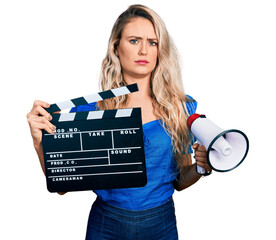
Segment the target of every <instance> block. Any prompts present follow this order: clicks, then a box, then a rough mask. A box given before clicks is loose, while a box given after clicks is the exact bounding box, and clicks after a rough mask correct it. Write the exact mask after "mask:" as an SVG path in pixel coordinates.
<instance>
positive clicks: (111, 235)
mask: <svg viewBox="0 0 276 240" xmlns="http://www.w3.org/2000/svg"><path fill="white" fill-rule="evenodd" d="M107 239H108V240H111V239H113V240H147V239H149V240H155V239H156V240H177V239H178V234H177V228H176V217H175V211H174V203H173V200H172V199H170V200H169V201H167V202H166V203H164V204H162V205H161V206H158V207H155V208H151V209H147V210H141V211H131V210H126V209H122V208H118V207H115V206H112V205H109V204H107V203H105V202H104V201H102V200H101V199H100V198H97V199H96V201H95V202H94V204H93V206H92V208H91V212H90V215H89V220H88V225H87V233H86V240H107Z"/></svg>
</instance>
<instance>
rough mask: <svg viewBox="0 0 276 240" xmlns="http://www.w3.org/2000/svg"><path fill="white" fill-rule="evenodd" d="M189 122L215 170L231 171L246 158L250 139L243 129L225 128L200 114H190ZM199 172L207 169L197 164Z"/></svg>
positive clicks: (202, 172) (201, 172)
mask: <svg viewBox="0 0 276 240" xmlns="http://www.w3.org/2000/svg"><path fill="white" fill-rule="evenodd" d="M187 124H188V127H189V129H190V130H191V132H192V134H193V135H194V136H195V137H196V138H197V140H198V143H199V144H200V145H203V146H204V147H205V148H206V150H207V161H208V164H209V165H210V167H211V168H212V169H213V170H215V171H218V172H227V171H231V170H233V169H235V168H236V167H238V166H239V165H240V164H241V163H242V162H243V160H244V159H245V157H246V155H247V152H248V148H249V141H248V138H247V136H246V135H245V134H244V133H243V132H242V131H240V130H236V129H230V130H223V129H221V128H219V127H218V126H216V125H215V124H214V123H213V122H211V121H210V120H209V119H208V118H206V116H205V115H200V114H192V115H191V116H189V118H188V119H187ZM197 172H198V173H200V174H204V173H205V169H203V168H201V167H200V166H197Z"/></svg>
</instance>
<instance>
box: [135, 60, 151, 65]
mask: <svg viewBox="0 0 276 240" xmlns="http://www.w3.org/2000/svg"><path fill="white" fill-rule="evenodd" d="M135 62H136V63H138V64H140V65H146V64H148V63H149V62H148V61H147V60H138V61H135Z"/></svg>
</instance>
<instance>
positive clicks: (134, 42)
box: [130, 39, 138, 44]
mask: <svg viewBox="0 0 276 240" xmlns="http://www.w3.org/2000/svg"><path fill="white" fill-rule="evenodd" d="M130 43H133V44H137V43H138V40H137V39H131V40H130Z"/></svg>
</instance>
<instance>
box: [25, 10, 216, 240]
mask: <svg viewBox="0 0 276 240" xmlns="http://www.w3.org/2000/svg"><path fill="white" fill-rule="evenodd" d="M132 83H137V84H138V88H139V92H136V93H132V94H129V95H127V96H122V97H117V98H113V99H109V100H105V101H102V102H98V103H91V104H88V105H85V106H82V107H76V108H73V109H72V110H71V111H94V110H98V109H113V108H133V107H141V109H142V122H143V134H144V145H145V157H146V167H147V185H146V186H145V187H141V188H129V189H111V190H97V191H94V192H95V193H96V194H97V196H98V197H97V200H96V201H95V203H94V204H93V206H92V209H91V212H90V216H89V221H88V226H87V235H86V239H87V240H88V239H120V240H123V239H131V240H133V239H152V240H154V239H158V240H162V239H166V240H173V239H178V236H177V228H176V218H175V213H174V204H173V200H172V195H173V192H174V189H176V190H178V191H180V190H183V189H185V188H187V187H189V186H191V185H192V184H194V183H195V182H197V181H198V180H199V179H200V177H201V175H200V174H198V173H197V171H196V164H197V165H199V166H201V167H203V168H205V170H206V171H207V172H210V171H211V169H210V167H209V165H208V163H207V160H206V150H205V148H204V147H203V146H198V144H194V145H193V148H194V150H195V159H196V164H192V161H191V152H192V151H191V145H192V137H191V135H190V133H189V131H188V128H187V124H186V119H187V117H188V116H189V115H190V114H192V113H194V111H195V109H196V102H195V101H194V100H192V99H191V98H190V97H187V96H186V95H185V93H184V89H183V86H182V79H181V71H180V66H179V60H178V55H177V51H176V49H175V47H174V45H173V43H172V40H171V39H170V37H169V34H168V32H167V30H166V27H165V25H164V23H163V21H162V20H161V18H160V17H159V16H158V15H157V14H156V13H155V12H154V11H153V10H151V9H149V8H147V7H145V6H142V5H132V6H130V7H129V8H128V9H127V10H126V11H125V12H123V13H122V14H121V15H120V16H119V18H118V19H117V21H116V22H115V24H114V26H113V29H112V32H111V36H110V40H109V44H108V51H107V54H106V57H105V59H104V60H103V63H102V74H101V79H100V84H101V89H102V90H103V91H104V90H108V89H112V88H116V87H121V86H124V85H128V84H132ZM47 107H49V104H47V103H45V102H42V101H35V102H34V106H33V108H32V110H31V111H30V113H28V115H27V118H28V122H29V125H30V129H31V134H32V137H33V141H34V147H35V149H36V151H37V153H38V156H39V159H40V162H41V166H42V168H43V170H44V163H43V153H42V146H41V138H42V133H41V130H42V129H45V130H46V131H47V132H49V133H52V132H53V131H54V130H55V126H53V125H52V124H51V122H50V120H51V116H50V115H49V114H48V113H47V111H45V109H44V108H47Z"/></svg>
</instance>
